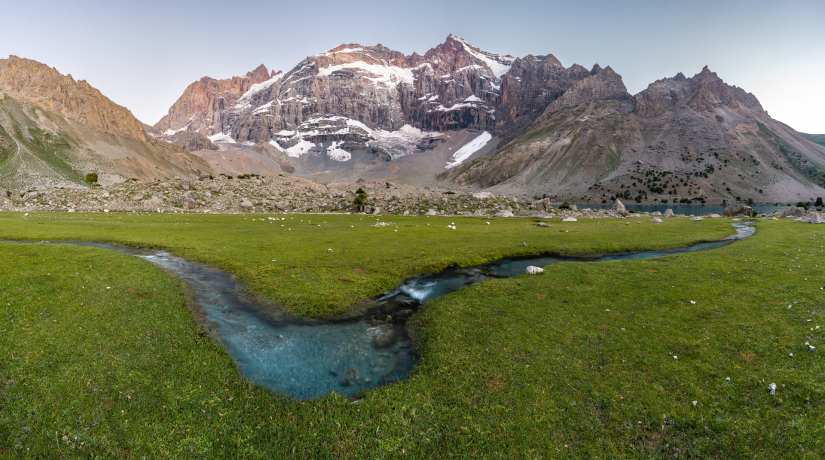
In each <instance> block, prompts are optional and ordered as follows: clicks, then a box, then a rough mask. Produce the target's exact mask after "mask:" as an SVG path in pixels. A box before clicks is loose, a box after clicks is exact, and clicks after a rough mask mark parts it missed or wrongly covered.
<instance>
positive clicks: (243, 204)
mask: <svg viewBox="0 0 825 460" xmlns="http://www.w3.org/2000/svg"><path fill="white" fill-rule="evenodd" d="M240 206H241V207H242V208H244V209H251V208H252V207H253V206H255V205H253V204H252V202H251V201H249V200H243V201H241V204H240Z"/></svg>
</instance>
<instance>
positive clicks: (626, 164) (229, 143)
mask: <svg viewBox="0 0 825 460" xmlns="http://www.w3.org/2000/svg"><path fill="white" fill-rule="evenodd" d="M0 91H2V93H3V94H4V96H5V99H4V100H3V101H0V125H2V127H3V128H4V130H5V131H4V132H0V152H6V153H5V154H4V155H5V156H0V175H2V176H3V177H6V176H9V175H10V174H12V170H14V169H15V168H16V166H14V165H15V164H18V163H20V161H21V160H19V159H18V160H14V161H17V162H18V163H13V162H12V163H10V161H11V159H12V157H15V155H16V157H23V156H24V155H21V153H20V152H21V151H23V152H24V153H25V152H26V151H30V150H36V149H35V148H34V147H28V145H29V144H26V142H29V143H30V142H32V141H31V140H29V137H31V136H32V134H31V132H32V130H31V129H28V131H26V132H24V131H22V130H20V129H19V127H20V126H22V125H21V123H20V122H19V121H14V120H17V118H20V117H17V118H15V117H14V116H12V115H10V114H11V113H12V112H14V113H23V114H25V116H24V118H26V119H27V121H26V122H25V123H23V124H24V125H26V126H29V125H32V126H35V127H36V129H39V130H41V131H43V130H44V126H46V123H45V122H42V121H41V120H42V119H43V118H46V119H50V120H60V122H59V123H57V122H54V121H53V123H55V124H56V125H58V126H57V127H56V128H55V127H52V128H51V131H49V133H51V134H50V136H58V137H60V138H61V139H63V140H64V141H65V143H66V144H67V145H69V146H70V147H61V146H58V147H55V148H54V149H53V150H54V152H55V154H54V156H55V157H59V158H63V159H62V160H61V161H62V162H63V164H64V165H65V166H61V169H60V170H61V171H68V170H71V171H75V172H76V173H77V174H75V175H74V176H72V178H73V179H74V180H72V179H71V178H69V179H66V181H68V182H73V181H74V182H77V180H76V179H77V177H78V175H79V174H80V173H81V172H82V171H85V170H87V169H94V167H95V166H96V165H97V164H100V169H101V171H103V172H105V173H106V174H108V176H107V177H109V178H110V180H112V181H116V180H124V179H126V178H129V177H138V178H143V177H149V176H152V175H154V176H155V177H170V176H172V175H178V176H184V175H190V176H191V175H197V174H208V173H212V174H219V173H225V174H250V173H253V174H261V175H272V174H293V175H297V176H303V177H309V178H313V179H315V180H319V181H332V180H349V181H354V180H356V179H365V180H381V181H388V180H393V181H399V182H407V183H410V184H416V185H446V186H449V187H455V188H467V189H482V188H483V189H485V190H489V191H492V192H494V193H501V194H511V195H526V196H531V197H542V196H545V197H550V198H552V199H556V200H559V201H561V200H575V201H577V202H588V201H589V202H594V201H595V202H599V201H602V200H605V201H606V200H609V199H610V198H613V197H617V196H621V197H623V198H626V199H627V198H633V199H636V201H639V202H644V203H652V202H662V201H664V200H667V201H676V200H681V201H683V202H684V201H687V200H690V201H701V202H709V203H716V202H722V201H734V200H736V199H747V198H752V199H754V200H756V201H759V202H780V201H782V202H786V201H794V202H796V201H808V200H810V199H811V198H812V197H816V196H823V195H825V189H823V187H825V147H823V146H822V145H820V144H818V143H817V140H819V142H820V143H821V142H822V141H821V136H820V137H816V135H803V134H800V133H797V132H796V131H794V130H793V129H791V128H790V127H788V126H786V125H784V124H782V123H780V122H778V121H776V120H774V119H772V118H771V117H770V116H769V115H768V113H767V112H766V111H765V110H764V109H763V108H762V106H761V105H760V103H759V101H758V100H757V98H756V97H755V96H754V95H753V94H750V93H747V92H746V91H744V90H743V89H741V88H737V87H735V86H731V85H728V84H726V83H725V82H724V81H723V80H722V79H721V78H720V77H719V76H718V75H716V74H715V73H713V72H712V71H711V70H709V69H708V68H707V67H706V68H704V69H702V71H701V72H699V73H698V74H696V75H694V76H693V77H690V78H688V77H686V76H684V75H683V74H681V73H679V74H677V75H676V76H674V77H672V78H665V79H662V80H658V81H656V82H654V83H652V84H651V85H650V86H649V87H648V88H647V89H645V90H643V91H641V92H640V93H638V94H635V95H631V94H629V93H628V91H627V88H626V87H625V85H624V83H623V81H622V78H621V76H620V75H619V74H617V73H616V72H614V71H613V69H611V68H610V67H609V66H608V67H604V68H602V67H601V66H599V65H595V66H594V67H592V68H590V69H587V68H584V67H582V66H579V65H576V64H574V65H571V66H569V67H565V66H564V65H563V64H562V63H561V62H560V61H559V60H558V59H556V58H555V57H554V56H553V55H552V54H548V55H545V56H532V55H528V56H525V57H512V56H509V55H499V54H493V53H489V52H486V51H483V50H480V49H478V48H477V47H474V46H473V45H471V44H470V43H468V42H467V41H465V40H463V39H461V38H460V37H456V36H453V35H450V36H449V37H447V39H446V40H445V42H444V43H442V44H440V45H438V46H436V47H435V48H432V49H430V50H429V51H427V52H425V53H424V54H423V55H419V54H417V53H413V54H411V55H405V54H403V53H401V52H398V51H394V50H391V49H389V48H387V47H384V46H382V45H380V44H379V45H376V46H362V45H358V44H342V45H339V46H337V47H335V48H332V49H330V50H329V51H327V52H324V53H320V54H317V55H314V56H309V57H307V58H306V59H304V60H303V61H301V62H300V63H298V64H297V65H296V66H295V67H293V68H292V69H289V70H287V71H270V70H269V69H267V68H266V67H265V66H263V65H261V66H259V67H258V68H256V69H255V70H253V71H251V72H248V73H247V74H245V75H243V76H238V77H232V78H229V79H214V78H210V77H203V78H201V79H200V80H198V81H196V82H194V83H192V84H191V85H189V86H188V87H187V88H186V89H185V90H184V92H183V94H182V95H181V97H180V98H179V99H178V100H177V101H176V102H175V103H174V104H173V105H172V106H171V107H170V108H169V111H168V113H167V115H166V116H164V117H163V118H162V119H161V120H159V121H158V122H157V123H155V124H154V125H153V126H149V125H145V124H141V123H140V122H138V121H137V120H136V119H135V118H134V117H133V116H132V115H131V113H130V112H129V111H128V110H126V109H125V108H123V107H120V106H117V105H116V104H114V103H112V102H111V101H109V100H108V99H106V98H105V97H104V96H102V95H101V94H100V93H99V92H98V91H97V90H95V89H94V88H92V87H91V86H89V85H88V84H87V83H86V82H75V81H74V80H73V79H72V78H71V76H62V75H60V74H59V73H58V72H57V71H56V70H54V69H50V68H48V67H47V66H44V65H42V64H38V63H35V62H34V61H28V60H25V59H19V58H15V57H11V58H10V59H9V60H2V61H0ZM10 100H11V101H14V102H11V101H10ZM45 112H48V115H45ZM4 113H5V114H6V116H5V117H3V114H4ZM81 131H82V132H81ZM44 132H46V131H44ZM27 136H28V137H27ZM6 138H13V139H12V140H15V141H16V142H17V146H15V145H13V144H12V143H11V142H9V141H5V144H4V139H6ZM91 138H94V140H90V139H91ZM20 140H23V141H24V142H23V143H22V144H21V142H20ZM40 142H41V144H42V145H43V146H44V147H43V148H44V149H45V150H44V152H46V151H48V149H49V148H50V147H49V146H50V145H52V144H49V143H48V142H46V140H41V141H40ZM104 144H105V145H104ZM4 145H6V147H4ZM20 145H23V147H20ZM54 145H57V144H54ZM112 145H117V147H112ZM15 147H16V150H15ZM113 148H114V150H117V152H118V153H117V154H114V153H111V152H112V149H113ZM14 151H16V152H18V153H17V154H12V152H14ZM107 152H108V153H107ZM81 153H82V155H81ZM61 155H62V156H61ZM83 155H85V156H83ZM42 156H48V155H47V153H44V154H43V155H41V157H42ZM81 157H82V158H81ZM155 163H158V164H155ZM137 164H140V166H139V167H138V166H136V165H137ZM23 169H25V170H29V169H31V170H34V169H36V167H35V165H34V160H32V161H29V162H28V163H26V166H25V168H23ZM40 170H42V171H41V172H38V174H39V176H38V177H41V178H42V177H48V176H49V172H48V171H46V170H45V169H44V168H42V167H41V168H40ZM40 170H38V171H40ZM24 177H28V176H25V175H24V176H20V177H18V179H15V180H16V181H17V182H21V181H22V182H25V181H26V180H30V179H25V178H24ZM2 180H6V179H2ZM52 182H54V181H52ZM57 182H59V181H57Z"/></svg>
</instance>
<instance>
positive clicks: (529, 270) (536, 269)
mask: <svg viewBox="0 0 825 460" xmlns="http://www.w3.org/2000/svg"><path fill="white" fill-rule="evenodd" d="M539 273H544V269H543V268H541V267H535V266H533V265H531V266H529V267H527V274H528V275H538V274H539Z"/></svg>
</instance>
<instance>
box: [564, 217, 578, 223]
mask: <svg viewBox="0 0 825 460" xmlns="http://www.w3.org/2000/svg"><path fill="white" fill-rule="evenodd" d="M561 221H562V222H578V221H577V220H576V218H575V217H562V219H561Z"/></svg>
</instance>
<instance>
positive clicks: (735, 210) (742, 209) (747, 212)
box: [722, 203, 753, 217]
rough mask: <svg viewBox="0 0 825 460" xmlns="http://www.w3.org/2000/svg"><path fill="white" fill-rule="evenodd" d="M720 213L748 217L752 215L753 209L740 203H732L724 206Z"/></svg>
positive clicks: (727, 215) (728, 215)
mask: <svg viewBox="0 0 825 460" xmlns="http://www.w3.org/2000/svg"><path fill="white" fill-rule="evenodd" d="M722 215H723V216H725V217H739V216H744V217H750V216H751V215H753V209H751V207H750V206H745V205H744V204H742V203H734V204H732V205H730V206H728V207H727V208H725V211H724V212H723V213H722Z"/></svg>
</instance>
